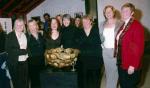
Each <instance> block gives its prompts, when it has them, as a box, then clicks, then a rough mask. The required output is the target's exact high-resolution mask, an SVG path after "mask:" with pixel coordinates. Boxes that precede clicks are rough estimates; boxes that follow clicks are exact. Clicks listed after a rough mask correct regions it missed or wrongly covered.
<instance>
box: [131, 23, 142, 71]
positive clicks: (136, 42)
mask: <svg viewBox="0 0 150 88" xmlns="http://www.w3.org/2000/svg"><path fill="white" fill-rule="evenodd" d="M129 47H130V50H131V53H132V55H133V57H132V58H133V59H132V61H130V64H131V66H133V67H135V69H137V68H138V67H139V66H140V64H141V59H142V56H143V53H144V28H143V27H142V25H141V24H137V25H136V27H135V29H134V30H133V38H132V42H131V43H130V45H129Z"/></svg>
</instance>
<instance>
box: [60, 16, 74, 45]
mask: <svg viewBox="0 0 150 88" xmlns="http://www.w3.org/2000/svg"><path fill="white" fill-rule="evenodd" d="M76 30H77V29H76V27H75V26H73V25H72V24H71V16H70V15H69V14H64V15H63V28H62V30H61V32H62V42H61V43H62V45H63V47H64V48H74V46H75V43H74V38H75V32H76Z"/></svg>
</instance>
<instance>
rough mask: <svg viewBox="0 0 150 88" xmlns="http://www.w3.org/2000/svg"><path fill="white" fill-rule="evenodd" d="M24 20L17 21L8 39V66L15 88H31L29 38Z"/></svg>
mask: <svg viewBox="0 0 150 88" xmlns="http://www.w3.org/2000/svg"><path fill="white" fill-rule="evenodd" d="M24 31H25V25H24V21H23V19H20V18H18V19H16V21H15V23H14V30H13V31H12V32H10V33H9V34H8V35H7V37H6V44H5V47H6V52H7V53H8V59H7V66H8V69H9V73H10V76H11V80H12V83H13V87H14V88H29V85H28V63H27V59H28V52H27V48H28V45H27V37H26V35H25V33H24Z"/></svg>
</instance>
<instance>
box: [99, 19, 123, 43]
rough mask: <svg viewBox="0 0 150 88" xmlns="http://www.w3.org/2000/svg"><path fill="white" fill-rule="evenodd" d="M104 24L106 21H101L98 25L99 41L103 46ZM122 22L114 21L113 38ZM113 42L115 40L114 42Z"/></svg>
mask: <svg viewBox="0 0 150 88" xmlns="http://www.w3.org/2000/svg"><path fill="white" fill-rule="evenodd" d="M105 23H106V21H103V22H102V23H100V25H99V34H100V39H101V42H102V44H103V42H104V41H105V38H104V36H103V31H104V25H105ZM123 23H124V22H123V21H121V20H117V21H116V24H115V32H114V33H115V36H116V34H117V32H118V30H119V29H120V27H121V26H122V25H123ZM114 41H115V40H114Z"/></svg>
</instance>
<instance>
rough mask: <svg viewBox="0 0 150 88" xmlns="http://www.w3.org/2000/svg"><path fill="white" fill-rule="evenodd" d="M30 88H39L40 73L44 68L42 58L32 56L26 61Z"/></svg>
mask: <svg viewBox="0 0 150 88" xmlns="http://www.w3.org/2000/svg"><path fill="white" fill-rule="evenodd" d="M28 67H29V78H30V81H31V88H41V85H40V72H41V71H42V70H43V68H44V56H34V57H30V58H29V59H28Z"/></svg>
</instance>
